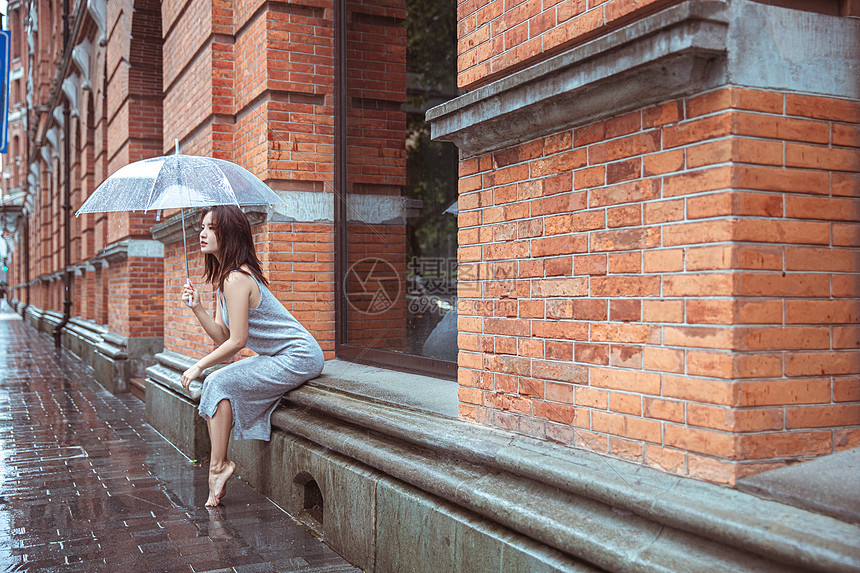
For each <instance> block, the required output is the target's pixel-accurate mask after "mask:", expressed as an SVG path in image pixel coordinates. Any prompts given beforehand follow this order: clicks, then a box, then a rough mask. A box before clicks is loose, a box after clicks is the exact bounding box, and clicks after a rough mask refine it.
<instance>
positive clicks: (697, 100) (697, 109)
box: [686, 88, 734, 118]
mask: <svg viewBox="0 0 860 573" xmlns="http://www.w3.org/2000/svg"><path fill="white" fill-rule="evenodd" d="M733 99H734V98H733V89H732V88H720V89H718V90H714V91H711V92H708V93H706V94H702V95H698V96H695V97H691V98H689V99H687V101H686V108H687V117H691V118H692V117H697V116H700V115H707V114H710V113H714V112H715V111H722V110H725V109H729V108H731V107H732V104H733Z"/></svg>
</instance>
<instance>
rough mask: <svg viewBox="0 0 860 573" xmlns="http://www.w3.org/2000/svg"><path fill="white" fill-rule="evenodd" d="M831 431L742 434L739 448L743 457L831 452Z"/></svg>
mask: <svg viewBox="0 0 860 573" xmlns="http://www.w3.org/2000/svg"><path fill="white" fill-rule="evenodd" d="M831 441H832V438H831V435H830V432H823V431H819V432H784V433H766V434H752V435H747V436H740V437H739V438H738V450H739V453H740V455H741V456H742V457H743V459H747V460H751V459H764V458H784V457H792V456H795V457H796V456H809V455H820V454H826V453H830V452H831V451H832V445H831Z"/></svg>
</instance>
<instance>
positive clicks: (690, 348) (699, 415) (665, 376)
mask: <svg viewBox="0 0 860 573" xmlns="http://www.w3.org/2000/svg"><path fill="white" fill-rule="evenodd" d="M639 4H643V3H639ZM639 4H637V5H635V6H633V5H631V4H630V3H621V2H610V3H605V5H601V6H599V7H596V8H593V9H592V8H591V7H585V6H584V5H583V6H580V9H579V10H576V11H568V10H565V14H566V16H565V18H564V20H562V18H561V14H562V9H561V8H559V9H558V11H556V12H553V13H552V14H550V13H549V12H548V11H544V13H542V16H543V17H544V18H545V19H546V22H548V23H550V24H552V25H550V26H549V27H548V28H547V31H546V32H545V33H544V34H543V40H544V44H543V48H542V49H544V50H546V49H547V45H549V46H556V48H555V49H557V50H562V49H565V48H566V49H568V50H570V51H569V53H568V54H566V55H565V56H566V58H567V59H563V58H555V59H552V58H550V55H549V54H541V52H540V50H541V48H540V47H539V46H538V45H537V44H535V46H533V49H531V48H529V49H527V48H526V46H528V45H530V44H529V42H530V41H525V40H523V43H522V50H520V46H519V45H518V42H516V39H517V38H521V36H517V35H516V34H514V33H513V30H515V29H517V28H516V26H517V24H518V23H520V21H518V20H517V18H524V19H525V18H532V17H534V18H537V17H538V16H537V12H540V10H539V9H538V8H537V7H534V10H533V11H534V12H535V13H534V14H532V13H529V14H526V13H525V12H515V11H506V10H504V9H502V8H501V7H499V9H498V11H497V12H495V13H490V12H485V11H482V10H476V11H474V12H472V13H470V14H465V13H461V15H460V16H461V25H460V31H461V33H462V34H463V35H462V37H461V43H460V47H461V60H460V70H461V73H460V82H461V85H462V86H463V87H467V88H469V89H475V88H478V87H480V88H482V91H475V92H474V93H473V94H469V95H467V96H464V97H463V98H461V100H460V102H455V103H453V104H448V105H447V107H446V109H441V110H431V112H430V115H431V116H433V120H434V121H436V122H437V123H436V124H435V125H434V130H436V129H437V128H438V131H439V132H440V134H441V136H442V137H445V138H449V139H451V140H453V141H455V142H457V143H458V145H460V147H461V152H462V153H463V156H464V157H463V160H462V162H461V165H460V200H459V210H460V214H459V227H460V235H459V238H460V250H459V260H460V263H461V265H462V266H461V275H460V284H459V331H460V335H459V343H460V350H461V353H460V360H459V364H460V376H459V381H460V400H461V406H460V415H461V417H462V418H464V419H469V420H475V421H478V422H480V423H484V424H488V425H493V426H498V427H502V428H505V429H508V430H512V431H515V432H519V433H523V434H528V435H531V436H535V437H538V438H542V439H546V440H548V441H553V442H559V443H562V444H566V445H570V446H573V447H579V448H586V449H589V450H595V451H598V452H600V453H605V454H609V455H613V456H617V457H621V458H625V459H629V460H633V461H636V462H639V463H643V464H648V465H652V466H656V467H659V468H662V469H664V470H666V471H670V472H673V473H677V474H680V475H688V476H692V477H696V478H701V479H706V480H710V481H715V482H723V483H730V484H731V483H734V482H735V481H736V480H737V479H740V478H742V477H744V476H746V475H750V474H754V473H758V472H761V471H766V470H768V469H772V468H777V467H780V466H783V465H785V464H788V463H793V462H796V461H803V460H806V459H810V458H812V457H814V456H818V455H823V454H828V453H831V452H835V451H839V450H842V449H847V448H853V447H857V446H860V394H858V388H860V386H858V375H860V354H858V348H860V342H858V336H857V333H858V324H860V315H858V312H857V310H858V308H860V288H858V273H860V263H858V247H860V241H858V233H857V228H858V227H857V223H858V221H860V203H858V198H857V188H858V183H860V178H858V172H860V151H858V147H860V139H858V133H860V131H858V125H860V92H858V91H857V88H856V85H854V86H851V85H849V84H847V83H845V82H843V81H842V75H841V73H839V72H838V71H837V70H838V69H840V63H842V65H844V61H843V60H841V59H840V58H842V57H848V58H852V56H846V54H848V52H840V54H842V55H840V56H834V58H833V59H832V60H828V59H827V58H826V57H824V58H823V59H821V58H819V59H817V60H815V63H814V64H813V63H812V59H809V58H800V59H798V57H799V56H797V55H796V54H795V51H794V48H793V47H791V46H788V45H787V44H786V45H782V46H778V47H773V48H772V49H771V48H767V49H766V48H763V47H762V46H760V45H758V44H756V43H755V42H752V43H750V44H745V43H743V40H738V39H739V38H751V37H753V36H755V34H754V33H753V29H756V30H758V29H766V30H768V34H770V33H771V32H772V31H773V30H776V29H779V30H780V34H786V35H789V36H791V35H794V36H793V37H795V40H796V41H797V42H799V43H803V45H804V46H807V47H809V46H816V48H815V50H819V49H820V50H823V52H827V53H829V52H828V50H829V49H830V48H829V46H830V45H831V44H832V43H835V44H837V45H840V44H839V43H840V42H847V43H850V40H849V39H850V38H852V37H856V34H857V32H858V26H857V22H856V21H854V20H850V19H844V18H843V19H840V18H837V17H833V16H823V15H818V14H813V13H810V12H800V11H795V10H791V9H786V8H776V7H772V6H763V5H761V4H759V3H751V2H736V3H732V4H731V5H729V4H725V5H721V6H720V5H717V4H713V5H711V8H713V9H714V12H711V13H707V14H706V13H705V12H697V10H705V6H704V5H702V4H697V3H695V2H685V3H678V4H684V6H683V7H681V8H678V9H677V10H676V9H667V10H665V11H664V12H663V13H662V14H661V15H660V16H659V17H653V18H650V17H649V14H648V10H654V9H656V8H663V7H664V5H665V4H668V3H659V4H658V3H651V6H650V7H647V6H641V5H639ZM644 4H647V3H644ZM639 10H645V11H644V12H638V11H639ZM622 12H623V13H622ZM694 14H695V18H694V20H695V21H696V26H698V27H697V30H698V31H700V32H702V33H703V35H702V36H700V37H699V38H704V37H707V38H708V39H709V41H713V42H714V43H719V42H723V45H724V46H725V51H723V52H714V51H713V50H712V47H713V45H714V44H706V43H702V44H697V42H698V40H691V42H690V45H689V46H688V49H687V51H686V52H685V53H679V54H675V55H674V56H673V58H676V59H672V60H669V59H665V60H663V59H661V58H664V57H666V55H665V54H664V53H662V52H660V51H659V50H657V51H654V50H652V49H651V48H652V47H653V44H651V45H648V44H647V43H646V42H644V41H643V42H642V43H637V42H638V41H639V40H637V39H636V38H637V34H638V33H639V32H637V31H636V29H637V28H633V27H630V28H628V32H629V33H630V34H632V35H631V36H629V38H627V39H626V40H625V41H624V42H623V43H618V44H613V43H612V42H613V41H614V40H613V38H619V36H613V37H609V36H607V39H606V40H605V42H604V43H603V44H601V45H602V46H603V48H600V49H602V50H606V52H605V59H601V58H602V57H603V56H600V55H596V54H600V53H601V52H599V51H598V52H588V53H589V54H590V55H589V57H590V58H592V59H590V60H577V59H576V57H577V55H579V54H580V53H585V52H586V51H587V49H594V50H598V47H596V46H594V45H593V46H591V47H590V48H587V49H586V48H582V49H581V50H580V49H579V48H578V47H577V46H579V45H580V44H581V43H582V42H585V41H586V40H588V39H591V38H593V37H594V36H595V35H599V34H603V33H605V32H606V31H607V29H608V28H612V27H622V26H624V25H626V23H627V22H630V21H632V20H637V21H638V22H637V26H638V30H643V29H646V28H648V29H649V30H650V33H652V34H654V36H650V37H651V38H654V37H659V36H661V35H665V37H666V38H669V37H671V38H676V39H677V38H681V37H685V36H684V33H683V30H685V28H684V27H685V26H687V25H688V24H687V22H692V19H689V18H690V16H691V15H694ZM550 16H553V18H557V19H555V20H554V19H552V18H550ZM661 18H662V20H661ZM522 21H523V22H524V21H525V20H522ZM529 21H530V22H531V21H533V20H529ZM666 22H673V23H672V25H671V26H673V27H670V28H665V27H664V26H665V23H666ZM574 23H575V24H574ZM502 24H504V25H502ZM726 25H728V29H729V30H732V31H733V32H732V33H729V34H726V32H725V31H726ZM504 30H510V32H505V31H504ZM482 31H483V35H481V32H482ZM496 33H498V34H499V37H496V38H495V39H494V38H493V35H494V34H496ZM503 33H504V34H505V36H504V42H503V43H501V44H497V43H492V42H495V41H496V40H498V41H501V40H502V38H501V34H503ZM508 34H510V38H509V37H508ZM642 38H643V40H644V37H642ZM509 39H510V40H514V41H513V43H510V42H509V41H508V40H509ZM560 39H563V40H560ZM560 41H561V43H559V42H560ZM483 42H486V44H484V43H483ZM491 43H492V46H493V47H494V48H495V47H496V46H498V47H499V48H500V50H499V51H495V50H493V49H489V48H490V45H491ZM792 45H793V44H792ZM798 45H800V44H798ZM846 45H847V44H846ZM610 46H612V47H610ZM631 46H635V47H631ZM768 46H770V44H768ZM697 53H698V54H699V55H696V54H697ZM815 53H818V52H815ZM834 53H835V52H834ZM619 54H624V57H619ZM685 54H686V55H685ZM726 54H728V56H726ZM626 57H630V58H633V59H636V58H640V61H639V64H637V65H639V66H641V67H638V68H630V69H625V68H624V65H625V63H624V62H625V59H624V58H626ZM649 58H653V60H651V59H649ZM684 58H692V60H693V61H691V62H688V63H684ZM696 58H701V59H700V60H699V61H698V63H695V61H696ZM724 58H725V59H724ZM482 60H483V61H482ZM535 61H543V62H544V65H543V67H536V68H530V71H529V73H522V74H519V75H517V74H515V72H516V70H517V69H519V67H518V66H520V65H522V64H523V63H525V62H528V63H533V62H535ZM586 61H587V62H588V64H586ZM853 61H856V58H854V59H853V60H852V62H853ZM799 62H802V63H799ZM852 65H853V64H852ZM601 66H605V67H601ZM649 66H650V67H649ZM708 66H711V67H710V68H708ZM721 66H723V67H721ZM757 66H761V69H759V68H757ZM849 67H850V66H849ZM643 69H647V70H648V71H644V72H643V71H642V70H643ZM708 69H710V70H711V71H714V75H712V76H707V75H696V74H697V73H698V72H704V71H705V70H708ZM667 70H671V73H670V74H666V72H667ZM722 70H728V72H726V73H725V74H724V72H723V71H722ZM610 72H611V74H610V75H611V77H612V80H611V81H610V80H609V79H606V78H608V77H610V76H606V78H604V79H601V78H600V77H599V76H600V74H601V73H610ZM688 73H690V75H689V76H685V74H688ZM542 74H544V75H542ZM661 74H666V75H661ZM729 77H731V78H735V79H736V80H737V81H738V82H742V83H741V85H736V84H733V83H732V82H731V81H730V80H729ZM499 78H502V79H503V82H499V83H495V84H494V83H493V81H495V80H498V79H499ZM628 81H629V83H626V82H628ZM674 81H679V83H678V85H677V86H676V87H672V82H674ZM649 82H650V83H649ZM750 84H752V86H751V85H750ZM787 84H791V85H792V87H793V89H791V90H787V89H780V88H779V87H777V86H780V85H787ZM559 86H567V87H565V88H563V89H562V88H560V87H559ZM643 86H647V87H646V88H643ZM550 87H552V89H549V88H550ZM565 89H567V90H570V92H569V93H570V95H566V92H565ZM601 90H604V91H601ZM673 90H678V91H681V92H684V91H685V92H686V93H675V92H674V91H673ZM821 91H824V92H825V93H821ZM828 92H829V93H828ZM592 94H600V95H592ZM687 94H693V95H687ZM484 110H486V111H484ZM499 114H505V115H503V116H500V115H499ZM577 117H578V119H575V118H577ZM434 133H435V131H434Z"/></svg>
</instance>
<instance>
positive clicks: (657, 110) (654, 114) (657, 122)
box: [642, 101, 684, 129]
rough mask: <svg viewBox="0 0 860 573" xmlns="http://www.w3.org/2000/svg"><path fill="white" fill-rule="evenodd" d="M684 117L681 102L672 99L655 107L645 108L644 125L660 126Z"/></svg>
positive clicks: (644, 126) (645, 127)
mask: <svg viewBox="0 0 860 573" xmlns="http://www.w3.org/2000/svg"><path fill="white" fill-rule="evenodd" d="M683 118H684V110H683V107H682V106H681V102H678V101H672V102H669V103H664V104H660V105H657V106H654V107H649V108H645V109H644V110H643V111H642V127H643V128H644V129H648V128H650V127H658V126H662V125H667V124H670V123H675V122H677V121H680V120H682V119H683Z"/></svg>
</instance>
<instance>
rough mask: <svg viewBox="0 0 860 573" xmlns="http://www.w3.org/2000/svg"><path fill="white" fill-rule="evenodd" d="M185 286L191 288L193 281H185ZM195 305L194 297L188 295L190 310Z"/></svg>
mask: <svg viewBox="0 0 860 573" xmlns="http://www.w3.org/2000/svg"><path fill="white" fill-rule="evenodd" d="M185 286H191V281H185ZM193 303H194V295H193V294H189V295H188V308H191V305H192V304H193Z"/></svg>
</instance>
